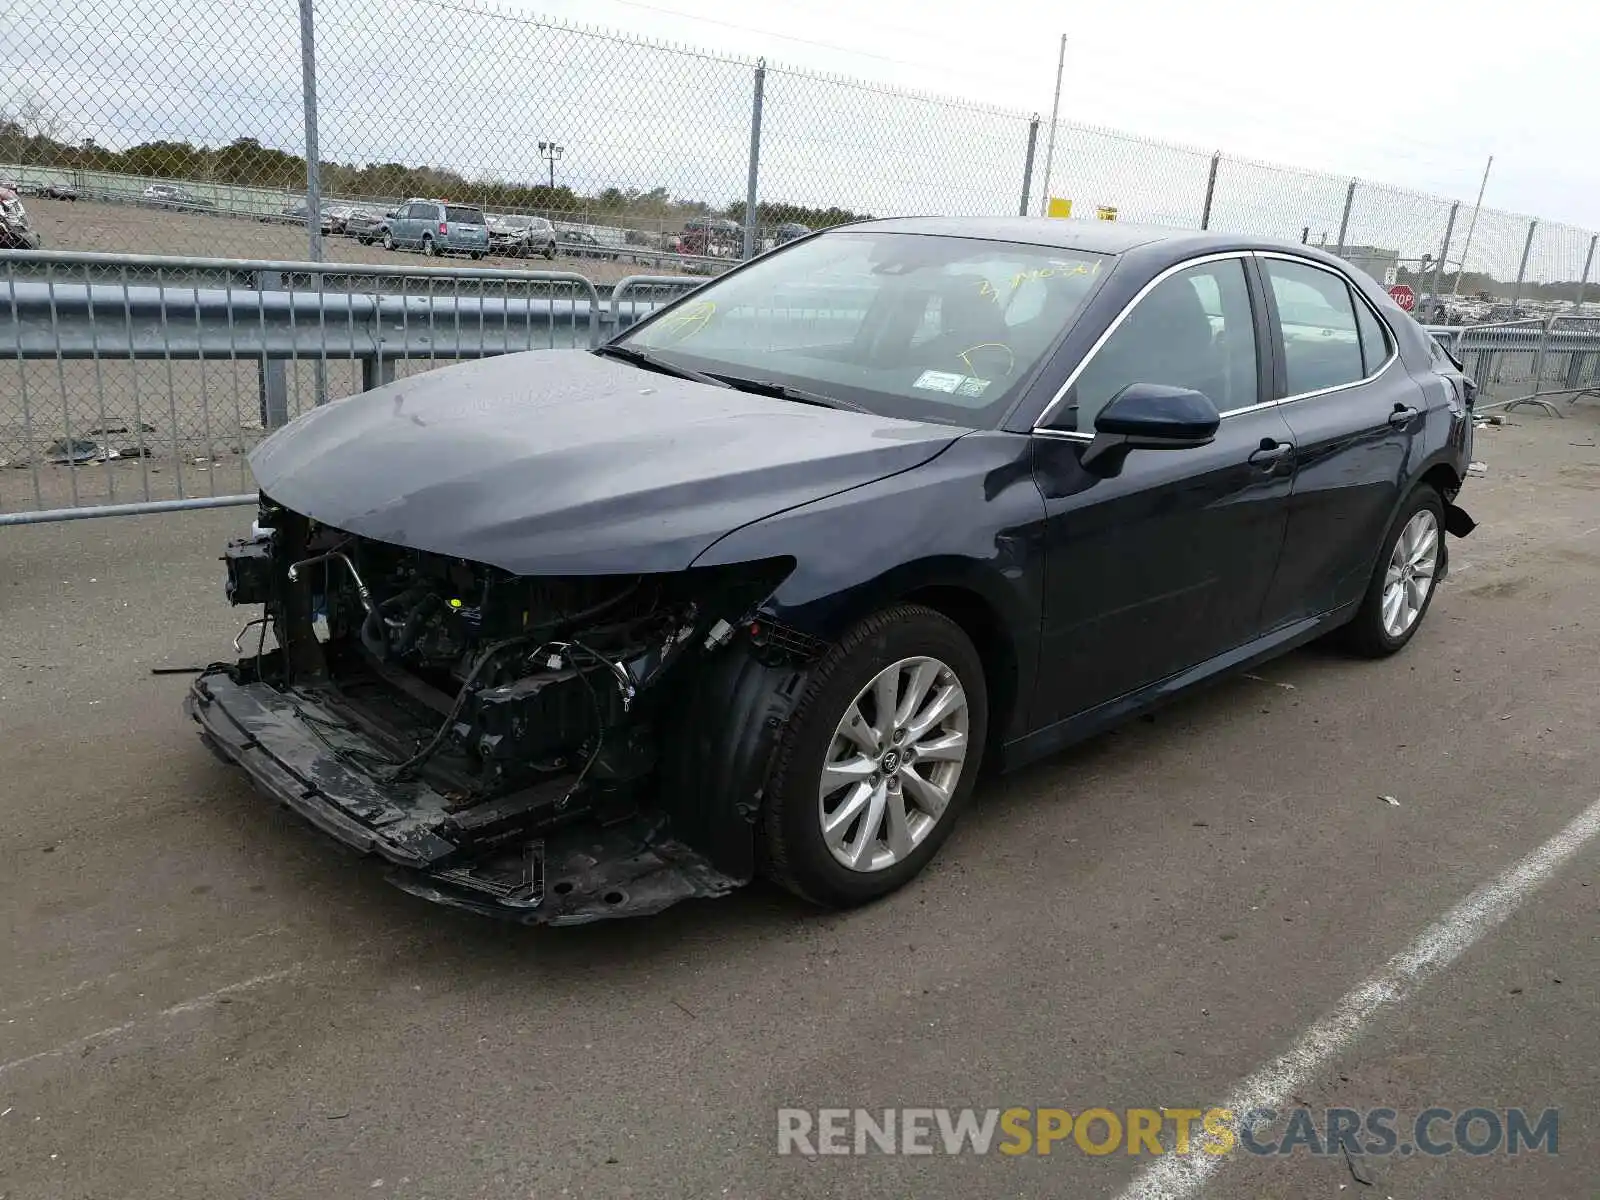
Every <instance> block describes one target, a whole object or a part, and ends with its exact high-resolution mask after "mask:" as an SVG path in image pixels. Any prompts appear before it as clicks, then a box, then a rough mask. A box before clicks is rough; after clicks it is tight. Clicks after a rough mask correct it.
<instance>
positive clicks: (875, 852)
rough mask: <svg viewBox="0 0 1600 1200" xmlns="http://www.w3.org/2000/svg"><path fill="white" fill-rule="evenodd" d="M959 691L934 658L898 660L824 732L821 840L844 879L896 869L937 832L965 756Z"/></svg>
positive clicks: (819, 792)
mask: <svg viewBox="0 0 1600 1200" xmlns="http://www.w3.org/2000/svg"><path fill="white" fill-rule="evenodd" d="M967 717H968V712H967V693H966V691H965V689H964V688H962V686H961V681H960V679H958V678H957V677H956V673H955V672H954V671H953V670H951V669H950V667H949V666H948V665H946V664H945V663H943V662H940V661H939V660H938V659H936V658H926V657H917V658H903V659H901V660H900V661H899V662H897V663H895V664H893V665H892V666H889V667H886V668H884V669H883V670H882V671H880V672H879V673H878V674H877V675H876V676H874V677H873V679H872V680H871V682H869V683H868V684H867V686H866V687H864V688H862V689H861V691H860V692H859V693H857V695H856V698H855V700H853V701H852V702H851V703H850V705H849V707H847V708H846V709H845V712H844V716H843V717H841V718H840V719H839V723H838V725H837V726H836V727H835V728H834V732H833V737H832V738H831V739H830V740H829V743H828V752H827V755H826V757H825V759H824V762H823V768H822V779H821V782H820V784H819V785H818V789H817V802H818V803H817V809H818V815H819V817H820V820H821V822H822V839H823V842H824V843H825V844H826V845H827V847H828V851H829V853H831V854H832V855H833V857H834V858H835V859H836V860H837V861H838V862H839V863H840V864H842V865H843V866H845V867H848V868H849V869H850V870H852V871H863V872H867V871H882V870H885V869H887V868H889V867H892V866H894V865H895V864H896V863H899V862H902V861H904V860H905V859H906V858H907V857H908V856H909V855H910V854H911V853H912V852H913V851H914V850H915V849H916V848H917V847H918V846H919V845H920V844H921V843H922V842H923V841H924V840H925V839H926V838H927V836H928V834H930V833H931V832H933V829H934V827H935V826H936V825H938V823H939V821H940V819H941V818H942V817H943V816H944V812H945V809H946V807H947V806H948V805H949V803H950V798H951V797H952V796H953V795H954V794H955V790H956V785H957V784H958V783H959V782H960V780H961V771H962V768H963V767H964V765H965V764H966V758H967Z"/></svg>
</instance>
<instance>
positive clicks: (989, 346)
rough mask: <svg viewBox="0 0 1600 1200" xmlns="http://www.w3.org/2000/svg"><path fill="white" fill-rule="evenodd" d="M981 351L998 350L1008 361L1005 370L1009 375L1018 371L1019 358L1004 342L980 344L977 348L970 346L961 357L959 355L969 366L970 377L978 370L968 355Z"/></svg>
mask: <svg viewBox="0 0 1600 1200" xmlns="http://www.w3.org/2000/svg"><path fill="white" fill-rule="evenodd" d="M979 350H998V351H1000V352H1001V353H1002V354H1004V355H1005V356H1006V360H1007V361H1006V370H1005V373H1006V374H1007V375H1010V374H1011V372H1013V371H1015V370H1016V369H1017V356H1016V354H1015V353H1013V352H1012V349H1011V347H1010V346H1008V345H1006V344H1005V343H1004V342H979V343H978V344H977V345H976V346H968V347H967V348H966V349H965V350H963V351H962V352H961V353H960V354H959V355H957V357H958V358H960V359H961V361H962V362H964V363H966V364H967V374H968V375H975V374H977V368H975V367H974V366H973V365H972V360H971V359H970V358H968V357H967V355H969V354H976V353H977V352H978V351H979Z"/></svg>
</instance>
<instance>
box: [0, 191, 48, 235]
mask: <svg viewBox="0 0 1600 1200" xmlns="http://www.w3.org/2000/svg"><path fill="white" fill-rule="evenodd" d="M42 244H43V239H41V238H40V236H39V231H38V230H37V229H35V228H34V227H33V226H32V224H30V223H29V221H28V210H27V209H26V208H24V207H23V204H22V199H21V197H19V196H18V195H17V193H16V190H15V189H13V188H9V187H0V250H37V249H38V248H39V247H40V246H41V245H42Z"/></svg>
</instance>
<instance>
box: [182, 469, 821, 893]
mask: <svg viewBox="0 0 1600 1200" xmlns="http://www.w3.org/2000/svg"><path fill="white" fill-rule="evenodd" d="M224 561H225V563H226V564H227V585H226V586H227V594H228V597H229V599H230V600H231V601H232V603H234V604H236V605H261V606H263V612H262V615H261V616H260V617H258V618H256V619H255V620H253V621H251V622H250V623H249V624H248V625H247V626H246V627H245V629H244V631H243V632H242V633H241V635H240V640H239V641H238V642H237V643H236V645H237V646H238V648H239V649H240V651H241V654H243V655H244V657H242V658H240V660H239V661H238V662H237V663H234V664H218V665H216V666H214V667H212V668H209V669H208V670H207V672H206V673H205V674H203V675H202V676H201V677H200V679H199V680H198V681H197V683H196V686H195V689H194V692H193V693H192V695H191V701H190V711H191V712H192V713H193V715H194V716H195V717H196V719H197V720H199V721H200V723H201V725H202V727H203V731H204V736H205V737H206V740H207V742H208V743H209V744H210V745H211V746H212V748H213V749H214V750H217V751H218V752H219V753H220V754H221V755H222V757H224V758H225V759H226V760H228V761H230V762H234V763H237V764H238V765H240V766H244V767H245V768H246V769H247V770H248V771H250V773H251V774H252V775H253V776H254V777H255V779H256V782H257V783H258V785H260V786H262V787H263V788H265V789H266V790H269V791H271V792H273V793H274V794H276V795H277V796H278V798H279V799H281V800H284V802H285V803H288V804H289V805H290V806H291V807H294V808H297V809H298V810H300V811H301V812H302V815H305V816H307V817H309V818H310V819H311V820H313V822H314V823H316V824H318V825H320V826H322V827H323V828H324V829H326V830H327V831H328V832H331V833H334V834H335V835H336V836H338V837H339V838H340V840H342V841H345V842H346V843H347V844H350V845H353V846H356V847H357V848H359V849H362V850H366V851H371V852H376V853H378V854H381V855H382V856H383V857H385V858H388V859H389V860H390V861H391V862H393V863H395V864H397V865H399V866H401V867H405V868H411V869H413V870H412V871H410V872H408V873H406V874H405V875H404V877H402V878H399V879H397V882H400V883H401V884H402V886H405V887H407V888H408V889H409V890H412V891H417V892H419V893H421V894H424V895H428V896H429V897H430V898H433V899H436V900H443V901H446V902H452V903H459V904H462V905H463V906H465V907H471V908H479V909H484V910H489V911H502V912H504V910H507V909H510V910H516V911H518V912H520V913H522V914H523V916H524V919H536V920H541V921H544V920H559V919H568V920H573V921H576V920H588V919H594V917H595V916H596V915H620V911H621V910H625V911H630V912H637V911H645V910H651V909H653V908H656V907H664V906H665V904H667V903H671V902H672V901H673V900H676V899H680V898H683V896H684V895H714V894H718V893H719V892H721V891H725V890H728V889H729V888H731V887H732V886H734V885H736V884H737V883H740V882H743V880H742V879H739V878H732V877H727V876H725V875H723V874H722V873H720V872H719V871H718V870H717V869H716V868H715V867H713V866H712V864H711V862H710V860H709V859H708V858H706V857H705V856H703V855H701V854H700V853H699V852H698V851H697V850H694V849H691V848H690V847H689V846H688V845H686V844H684V843H682V842H681V841H679V840H678V839H677V837H676V836H675V835H674V833H673V832H672V830H671V829H670V825H671V820H670V816H671V812H670V810H671V809H672V807H673V806H672V804H670V803H664V802H663V797H662V794H661V792H662V788H663V786H664V781H666V782H670V779H671V778H676V779H677V782H678V783H679V784H680V786H681V785H682V784H683V783H684V782H685V780H684V778H683V776H684V768H683V765H682V762H681V761H680V762H679V763H678V765H677V767H676V769H675V771H674V770H667V769H665V768H664V764H663V756H664V750H663V748H664V746H668V745H670V744H671V743H672V742H673V741H674V739H678V740H681V738H682V736H683V729H684V726H685V720H686V715H687V713H688V712H689V710H690V709H691V708H692V707H693V706H694V705H695V704H696V703H701V702H703V701H702V700H701V699H697V696H699V695H700V693H703V692H704V680H705V678H706V677H707V672H708V664H710V663H712V662H713V661H714V660H716V659H717V658H718V657H719V656H720V657H722V658H724V659H727V660H729V661H728V663H727V664H725V665H726V666H727V667H732V668H733V670H734V674H735V675H742V676H744V677H748V676H749V673H750V672H751V671H756V672H758V673H761V674H763V675H764V676H770V677H771V679H772V680H773V681H775V683H774V686H773V687H770V688H766V689H765V690H762V689H756V690H754V691H752V690H751V689H750V688H749V687H748V686H746V688H745V691H746V692H747V693H749V694H750V695H751V696H752V697H754V698H755V699H754V701H753V703H756V704H758V705H759V704H763V703H765V704H767V705H769V706H771V705H776V706H777V707H778V708H779V709H781V707H782V705H783V703H784V699H783V687H782V681H783V680H785V679H787V680H789V681H790V683H791V689H792V680H793V679H794V678H795V677H796V676H797V669H798V667H799V666H800V664H802V663H803V662H804V661H805V659H806V658H807V657H809V656H811V655H813V654H815V653H816V652H818V650H819V648H820V647H819V646H818V645H816V644H814V643H812V642H811V641H810V639H807V638H804V637H803V636H800V635H797V634H794V633H792V632H790V631H786V630H782V629H780V628H778V627H775V626H773V625H771V623H770V622H764V621H762V620H760V619H758V618H757V616H756V614H757V609H758V606H759V604H760V603H761V601H762V600H763V599H765V597H766V596H768V595H769V594H770V593H771V591H772V589H773V588H774V587H775V586H776V585H777V583H778V582H779V581H780V580H781V579H782V578H783V576H784V574H786V573H787V570H788V568H789V564H788V563H787V562H786V561H767V562H757V563H749V564H741V565H740V566H738V567H735V568H711V569H707V570H705V571H695V570H689V571H680V572H676V573H672V574H664V575H612V576H590V577H581V578H574V577H529V576H517V575H512V574H510V573H508V572H506V571H503V570H501V569H499V568H497V567H493V566H488V565H485V564H481V563H474V562H468V561H465V560H462V559H457V558H450V557H447V556H444V555H440V554H434V553H429V552H425V551H420V550H413V549H407V548H403V547H400V546H396V545H392V544H389V543H386V542H381V541H376V540H373V539H370V538H363V537H357V536H354V535H351V534H348V533H345V532H343V531H340V530H337V529H333V528H329V527H327V526H324V525H320V524H318V523H317V522H315V521H312V520H309V519H307V518H305V517H303V516H300V515H299V514H296V513H293V512H291V511H289V510H287V509H284V508H282V507H279V506H277V505H275V504H273V503H271V502H270V501H268V500H266V499H265V498H264V499H263V502H262V507H261V511H260V514H259V516H258V518H257V522H256V526H255V528H254V530H253V531H252V536H251V537H249V538H247V539H241V540H238V541H235V542H232V543H230V544H229V546H228V547H227V550H226V552H225V554H224ZM269 641H270V643H272V644H271V645H269ZM251 642H253V643H254V647H253V649H254V653H250V650H251V649H252V647H251V645H250V643H251ZM762 697H765V699H764V700H763V699H762ZM219 709H220V712H219V711H218V710H219ZM752 719H759V720H758V723H759V724H760V725H762V726H763V727H764V726H766V725H770V724H771V721H770V720H769V719H766V718H762V717H761V715H760V714H753V715H752ZM747 723H748V722H747ZM735 729H737V725H735ZM679 757H680V759H681V757H682V756H681V755H680V756H679ZM669 777H670V778H669ZM291 793H293V794H291ZM679 809H680V814H679V815H680V817H682V816H683V815H684V814H683V813H682V812H681V809H682V803H681V801H680V803H679ZM689 815H690V818H691V819H689V820H687V821H684V820H682V819H680V821H679V825H686V826H688V827H693V825H694V824H695V822H694V820H693V819H692V814H689ZM616 861H620V862H621V863H622V864H623V865H622V866H621V867H620V868H617V869H613V868H614V867H616ZM608 864H610V865H608ZM419 870H420V871H421V872H423V873H422V874H419V873H418V871H419ZM547 879H548V880H549V884H550V890H552V891H553V892H554V895H550V894H548V893H547V887H546V881H547ZM586 904H587V905H590V907H585V905H586ZM608 908H610V909H617V910H619V911H618V912H617V913H615V914H613V913H612V912H610V911H606V910H607V909H608ZM563 913H565V918H563V916H562V914H563Z"/></svg>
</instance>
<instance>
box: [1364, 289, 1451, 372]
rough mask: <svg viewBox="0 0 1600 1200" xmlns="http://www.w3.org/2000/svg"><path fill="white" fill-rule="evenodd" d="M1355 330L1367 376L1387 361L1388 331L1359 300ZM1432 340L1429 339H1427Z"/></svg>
mask: <svg viewBox="0 0 1600 1200" xmlns="http://www.w3.org/2000/svg"><path fill="white" fill-rule="evenodd" d="M1356 328H1357V329H1358V330H1360V332H1361V360H1362V362H1363V364H1364V365H1365V366H1366V373H1367V374H1368V375H1375V374H1377V371H1378V368H1379V367H1381V366H1383V364H1384V363H1386V362H1388V361H1389V354H1390V344H1389V330H1388V327H1387V326H1385V325H1384V323H1383V322H1382V321H1380V320H1378V318H1377V317H1376V316H1375V315H1374V314H1373V312H1372V310H1371V309H1370V308H1368V307H1367V306H1366V305H1365V304H1363V303H1361V301H1360V300H1357V301H1356ZM1429 340H1430V341H1431V340H1432V339H1431V338H1430V339H1429Z"/></svg>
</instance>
